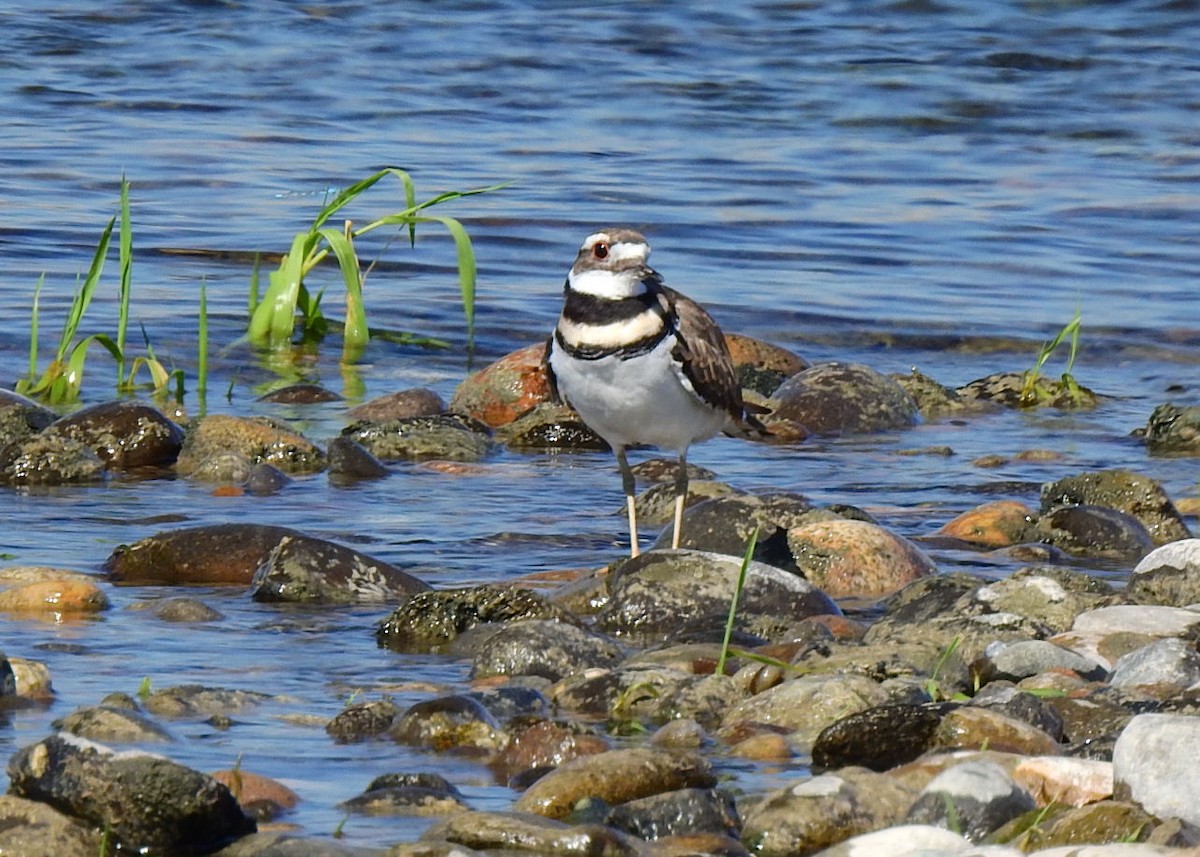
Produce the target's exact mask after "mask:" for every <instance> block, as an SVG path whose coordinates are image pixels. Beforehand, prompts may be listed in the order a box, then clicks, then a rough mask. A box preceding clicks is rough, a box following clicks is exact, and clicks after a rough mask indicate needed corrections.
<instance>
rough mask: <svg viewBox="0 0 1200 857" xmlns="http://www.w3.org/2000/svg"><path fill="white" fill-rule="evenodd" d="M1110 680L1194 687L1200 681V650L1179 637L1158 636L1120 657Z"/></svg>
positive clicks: (1113, 682) (1123, 683)
mask: <svg viewBox="0 0 1200 857" xmlns="http://www.w3.org/2000/svg"><path fill="white" fill-rule="evenodd" d="M1108 681H1109V684H1111V685H1112V686H1113V687H1133V686H1137V685H1154V684H1166V685H1174V686H1176V687H1180V688H1184V687H1190V686H1191V685H1193V684H1195V683H1196V682H1200V653H1197V652H1196V649H1195V647H1193V646H1192V645H1191V644H1189V643H1186V642H1184V641H1183V640H1181V639H1179V638H1177V637H1168V638H1167V639H1165V640H1157V641H1155V642H1153V643H1151V644H1150V645H1148V646H1143V647H1142V648H1140V649H1136V650H1134V651H1132V652H1129V653H1128V654H1126V655H1122V656H1121V657H1120V658H1118V659H1117V662H1116V663H1115V664H1113V669H1112V675H1111V676H1109V679H1108Z"/></svg>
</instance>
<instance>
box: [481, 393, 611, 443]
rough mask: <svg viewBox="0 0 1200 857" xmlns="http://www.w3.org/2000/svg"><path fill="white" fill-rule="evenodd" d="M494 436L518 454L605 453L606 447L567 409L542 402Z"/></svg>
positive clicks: (598, 436) (561, 405)
mask: <svg viewBox="0 0 1200 857" xmlns="http://www.w3.org/2000/svg"><path fill="white" fill-rule="evenodd" d="M496 436H497V437H498V438H499V439H500V440H501V441H502V442H503V443H504V444H506V445H507V446H509V447H511V448H512V449H516V450H522V451H533V450H555V449H567V450H573V451H576V452H581V451H590V452H607V451H608V449H609V446H608V443H607V442H605V440H604V438H602V437H600V435H598V434H596V433H595V432H594V431H592V430H591V429H590V428H588V427H587V425H586V424H585V423H584V422H583V420H582V419H580V418H579V414H577V413H575V412H574V411H573V410H571V408H569V407H568V406H566V405H564V404H561V403H555V402H542V403H540V404H539V405H537V406H536V407H534V408H531V409H530V410H528V411H526V412H525V413H523V414H521V415H520V416H519V417H517V418H516V419H514V420H512V421H511V422H508V423H506V424H504V425H503V426H500V427H499V428H498V429H497V430H496Z"/></svg>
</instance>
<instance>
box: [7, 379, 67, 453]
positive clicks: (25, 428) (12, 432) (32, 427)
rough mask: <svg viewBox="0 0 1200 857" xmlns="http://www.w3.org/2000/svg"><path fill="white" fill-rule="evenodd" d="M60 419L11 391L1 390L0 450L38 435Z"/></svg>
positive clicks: (53, 413) (41, 406)
mask: <svg viewBox="0 0 1200 857" xmlns="http://www.w3.org/2000/svg"><path fill="white" fill-rule="evenodd" d="M56 419H58V414H56V413H55V412H54V411H52V410H50V409H49V408H47V407H46V406H45V405H40V404H38V403H37V402H35V401H34V400H33V399H28V398H26V397H25V396H22V395H21V394H20V393H14V392H12V391H11V390H0V449H3V448H4V447H6V446H8V444H10V443H12V442H13V441H17V440H23V439H24V438H27V437H29V436H31V435H34V434H37V433H38V432H40V431H41V430H42V429H44V428H46V426H48V425H50V424H51V423H52V422H54V421H55V420H56Z"/></svg>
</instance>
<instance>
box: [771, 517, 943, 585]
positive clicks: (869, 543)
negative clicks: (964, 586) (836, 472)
mask: <svg viewBox="0 0 1200 857" xmlns="http://www.w3.org/2000/svg"><path fill="white" fill-rule="evenodd" d="M787 542H788V548H789V549H790V550H791V552H792V556H793V557H794V558H795V560H796V565H797V566H799V568H800V570H801V572H802V573H803V574H804V576H805V577H806V578H808V580H809V582H811V583H812V584H813V585H815V586H817V587H818V588H819V589H821V590H822V591H824V592H825V594H826V595H829V596H831V597H834V598H838V597H842V596H849V595H854V596H864V597H879V596H883V595H890V594H891V593H893V592H895V591H897V590H899V589H901V588H902V587H904V586H905V585H907V584H909V583H912V582H913V581H914V580H917V579H918V578H921V577H925V576H927V575H930V574H934V573H936V571H937V568H936V567H935V566H934V564H933V560H931V559H930V558H929V557H928V556H926V555H925V554H924V552H922V551H921V549H920V548H918V547H917V546H916V545H914V544H913V543H912V542H910V541H909V540H908V539H906V538H903V537H902V536H898V535H896V534H894V533H891V532H888V531H887V530H885V529H884V528H883V527H880V526H877V525H876V524H871V523H868V522H866V521H855V520H849V519H844V518H840V519H835V520H830V521H816V522H814V523H811V524H803V525H801V526H799V527H792V528H791V529H790V530H788V534H787Z"/></svg>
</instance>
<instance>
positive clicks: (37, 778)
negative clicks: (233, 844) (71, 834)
mask: <svg viewBox="0 0 1200 857" xmlns="http://www.w3.org/2000/svg"><path fill="white" fill-rule="evenodd" d="M8 775H9V779H10V781H11V785H10V789H11V792H12V793H13V794H15V795H18V796H20V797H26V798H30V799H31V800H40V801H44V802H45V803H49V804H52V805H53V806H55V807H58V808H60V809H62V810H63V811H65V812H66V813H67V814H68V815H71V816H74V817H75V818H78V819H81V820H83V821H85V822H87V823H88V824H92V825H95V826H96V827H100V828H103V829H105V830H108V831H110V832H111V835H112V837H113V840H114V842H113V844H114V845H116V846H117V847H119V848H121V849H127V850H129V851H131V852H144V853H163V852H165V853H172V854H195V853H204V852H208V851H212V850H215V849H216V848H218V847H220V846H221V845H223V844H225V843H227V842H229V841H231V840H233V839H236V838H238V837H240V836H244V835H245V834H247V833H252V832H253V831H254V829H255V824H254V821H253V820H252V819H250V818H248V817H246V815H245V814H243V812H242V809H241V807H239V806H238V803H237V801H236V800H235V799H234V797H233V795H232V794H230V792H229V789H227V788H226V787H225V786H223V785H221V784H220V783H219V782H217V781H216V780H214V779H213V778H212V777H210V776H208V775H207V774H202V773H200V772H198V771H194V770H191V769H190V768H186V767H184V766H183V765H180V764H177V763H175V762H173V761H171V760H170V759H166V758H163V757H161V756H154V755H151V754H149V753H138V752H129V751H126V752H123V753H114V752H113V751H112V750H110V749H109V748H107V747H105V746H103V745H100V744H95V743H93V742H91V741H87V740H84V739H82V738H76V737H74V736H71V735H66V734H58V735H51V736H50V737H48V738H46V739H44V740H43V741H40V742H39V743H37V744H33V745H31V746H28V747H25V748H24V749H22V750H19V751H18V752H17V753H16V754H15V755H14V756H13V757H12V758H11V759H10V760H9V763H8Z"/></svg>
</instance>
